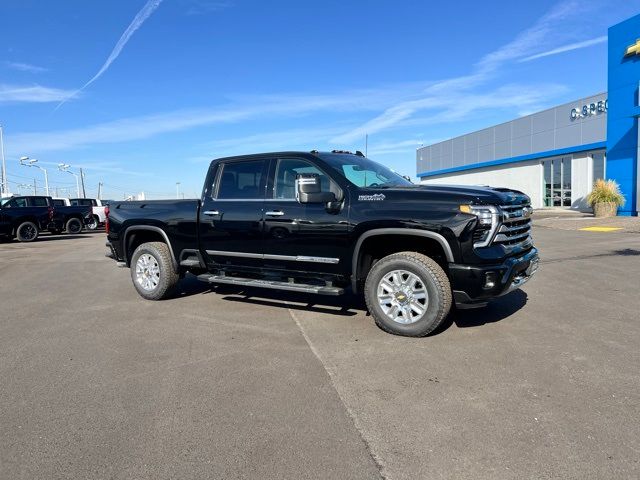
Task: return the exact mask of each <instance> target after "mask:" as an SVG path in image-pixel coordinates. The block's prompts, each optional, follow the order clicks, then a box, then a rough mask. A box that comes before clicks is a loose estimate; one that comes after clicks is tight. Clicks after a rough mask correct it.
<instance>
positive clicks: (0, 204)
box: [0, 197, 11, 207]
mask: <svg viewBox="0 0 640 480" xmlns="http://www.w3.org/2000/svg"><path fill="white" fill-rule="evenodd" d="M9 200H11V197H5V198H0V207H4V204H5V203H7V202H8V201H9Z"/></svg>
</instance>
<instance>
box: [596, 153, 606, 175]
mask: <svg viewBox="0 0 640 480" xmlns="http://www.w3.org/2000/svg"><path fill="white" fill-rule="evenodd" d="M605 158H606V157H605V154H604V152H598V153H594V154H593V181H594V182H595V181H596V180H599V179H602V180H605V175H606V173H605Z"/></svg>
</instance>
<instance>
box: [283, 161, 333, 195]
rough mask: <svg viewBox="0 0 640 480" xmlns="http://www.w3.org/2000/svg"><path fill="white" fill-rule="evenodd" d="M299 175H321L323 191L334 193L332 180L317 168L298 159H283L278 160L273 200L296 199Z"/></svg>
mask: <svg viewBox="0 0 640 480" xmlns="http://www.w3.org/2000/svg"><path fill="white" fill-rule="evenodd" d="M299 173H317V174H318V175H320V183H321V185H322V191H323V192H329V191H332V188H331V179H330V178H329V177H328V176H327V175H325V173H324V172H322V171H321V170H319V169H318V168H317V167H315V166H313V165H312V164H310V163H309V162H307V161H306V160H300V159H297V158H281V159H278V166H277V167H276V177H275V182H274V195H273V198H277V199H280V200H285V199H287V200H288V199H295V198H296V176H297V175H298V174H299Z"/></svg>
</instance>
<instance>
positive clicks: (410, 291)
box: [377, 270, 429, 324]
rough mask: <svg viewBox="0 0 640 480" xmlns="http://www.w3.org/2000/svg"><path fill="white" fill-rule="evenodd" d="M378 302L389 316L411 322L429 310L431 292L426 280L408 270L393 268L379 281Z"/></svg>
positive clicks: (407, 322) (399, 320) (399, 321)
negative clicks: (428, 291) (426, 285)
mask: <svg viewBox="0 0 640 480" xmlns="http://www.w3.org/2000/svg"><path fill="white" fill-rule="evenodd" d="M377 296H378V303H379V304H380V308H382V311H383V312H384V313H385V315H386V316H387V317H389V318H390V319H391V320H393V321H394V322H397V323H402V324H410V323H415V322H417V321H418V320H420V319H421V318H422V317H423V316H424V314H425V313H426V312H427V306H428V305H429V294H428V293H427V289H426V287H425V285H424V282H423V281H422V280H421V279H420V277H418V276H417V275H416V274H414V273H411V272H408V271H407V270H393V271H391V272H389V273H387V274H386V275H385V276H384V277H382V279H381V280H380V282H379V283H378V290H377Z"/></svg>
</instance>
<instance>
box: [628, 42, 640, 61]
mask: <svg viewBox="0 0 640 480" xmlns="http://www.w3.org/2000/svg"><path fill="white" fill-rule="evenodd" d="M630 55H640V38H639V39H638V40H636V43H634V44H632V45H629V46H628V47H627V49H626V50H625V51H624V56H625V57H628V56H630Z"/></svg>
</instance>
